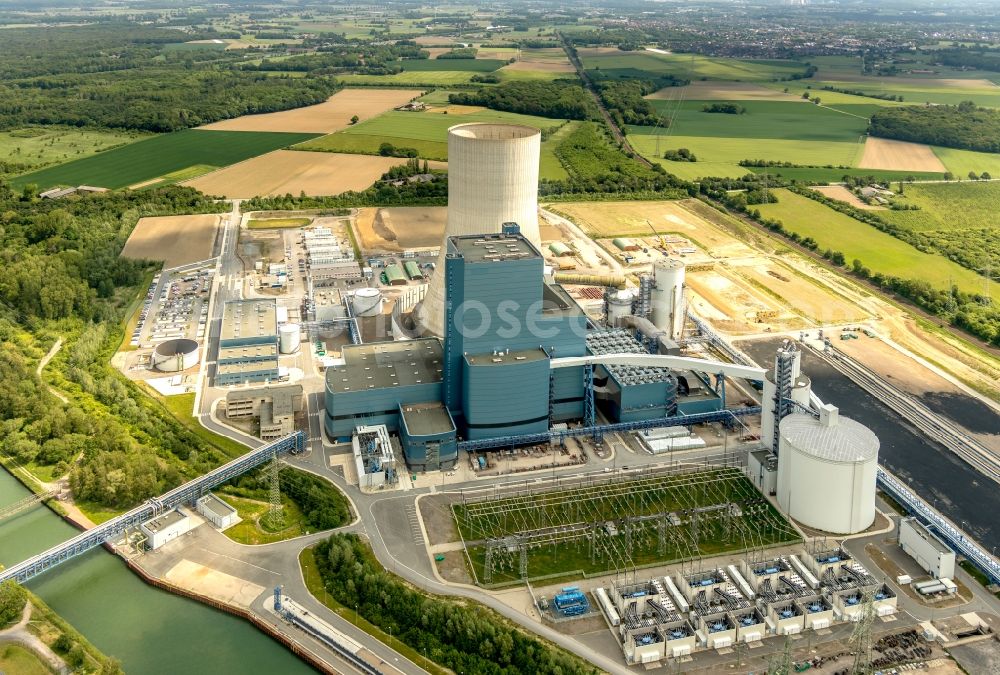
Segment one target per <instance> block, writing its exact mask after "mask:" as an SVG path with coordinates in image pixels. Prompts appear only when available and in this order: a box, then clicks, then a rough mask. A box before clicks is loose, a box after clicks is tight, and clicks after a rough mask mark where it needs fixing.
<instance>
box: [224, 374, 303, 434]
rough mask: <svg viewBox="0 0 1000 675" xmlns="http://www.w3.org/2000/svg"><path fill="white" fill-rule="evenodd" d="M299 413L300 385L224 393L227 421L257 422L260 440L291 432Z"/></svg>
mask: <svg viewBox="0 0 1000 675" xmlns="http://www.w3.org/2000/svg"><path fill="white" fill-rule="evenodd" d="M301 411H302V385H301V384H285V385H274V386H268V387H254V388H252V389H236V390H234V391H230V392H228V393H227V394H226V416H227V417H229V418H230V419H246V418H249V417H257V418H259V419H260V437H261V439H262V440H265V441H272V440H276V439H278V438H282V437H284V436H287V435H288V434H290V433H292V432H293V431H295V413H297V412H301Z"/></svg>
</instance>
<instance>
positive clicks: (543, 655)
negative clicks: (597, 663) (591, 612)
mask: <svg viewBox="0 0 1000 675" xmlns="http://www.w3.org/2000/svg"><path fill="white" fill-rule="evenodd" d="M313 555H314V559H315V561H316V566H317V567H318V568H319V572H320V575H321V577H322V580H323V585H324V587H325V588H326V590H327V592H329V593H330V594H331V595H332V596H333V598H334V599H335V600H336V601H337V602H339V603H340V604H342V605H344V606H346V607H350V606H356V607H357V612H358V613H359V614H360V615H361V616H363V617H364V618H365V619H367V620H368V621H369V622H370V623H372V624H374V625H376V626H378V627H379V628H380V629H382V630H383V631H386V632H390V631H391V633H392V635H393V636H394V637H398V638H399V639H400V640H401V641H402V642H404V643H405V644H407V645H408V646H410V647H412V648H413V649H415V650H417V651H419V652H421V653H425V654H426V655H427V657H428V658H430V659H431V660H432V661H434V662H436V663H439V664H441V665H442V666H444V667H446V668H448V669H450V670H451V671H452V672H456V673H482V674H491V675H492V674H497V675H500V674H504V675H507V674H509V675H515V674H519V673H534V674H537V675H542V674H546V673H552V674H558V675H573V674H575V673H592V672H596V671H595V670H594V669H593V668H592V667H590V666H588V665H587V664H586V663H585V662H584V661H582V660H581V659H579V658H578V657H576V656H573V655H572V654H569V653H568V652H565V651H562V650H560V649H557V648H555V647H553V646H550V645H548V644H546V643H544V642H542V641H541V640H540V639H539V638H537V637H534V636H532V635H529V634H528V633H526V632H524V631H522V630H520V629H519V628H517V627H515V626H513V625H512V624H511V623H510V622H508V621H507V620H506V619H504V618H502V617H500V616H499V615H498V614H496V613H495V612H493V611H491V610H489V609H486V608H485V607H483V606H481V605H479V604H477V603H471V602H457V601H454V600H446V599H440V598H433V597H430V596H427V595H424V594H423V593H421V592H419V591H417V590H415V589H413V588H411V587H410V586H408V585H407V584H405V583H404V582H403V581H401V580H400V579H399V578H398V577H396V576H395V575H393V574H390V573H389V572H388V571H386V569H385V568H384V567H382V565H380V564H379V563H378V561H377V560H375V557H374V556H373V555H372V552H371V549H370V548H368V546H367V545H366V544H364V543H363V542H362V541H361V539H359V538H358V536H357V535H353V534H335V535H333V536H331V537H330V538H329V539H327V540H326V541H322V542H320V543H319V544H317V545H316V548H315V549H314V550H313Z"/></svg>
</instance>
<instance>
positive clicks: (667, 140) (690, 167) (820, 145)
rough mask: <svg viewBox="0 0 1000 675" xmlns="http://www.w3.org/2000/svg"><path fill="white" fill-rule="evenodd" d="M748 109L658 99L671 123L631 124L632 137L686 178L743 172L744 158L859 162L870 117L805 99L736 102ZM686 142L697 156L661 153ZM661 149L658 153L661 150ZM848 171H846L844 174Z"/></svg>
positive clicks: (646, 152)
mask: <svg viewBox="0 0 1000 675" xmlns="http://www.w3.org/2000/svg"><path fill="white" fill-rule="evenodd" d="M737 103H738V104H739V105H740V106H742V107H743V108H745V109H746V113H745V114H741V115H729V114H723V113H708V112H703V111H702V108H703V107H704V106H705V105H710V104H711V103H710V102H706V101H680V102H677V101H669V100H654V105H655V106H656V108H657V109H658V110H659V111H660V112H661V114H663V115H664V116H665V117H668V118H672V119H673V122H672V124H671V126H670V128H669V129H663V128H661V127H634V126H633V127H629V128H628V132H629V141H630V142H631V143H632V144H633V146H634V147H635V149H636V150H638V151H639V152H640V153H642V154H643V155H644V156H646V157H648V158H650V159H657V161H659V163H660V164H662V165H663V166H664V168H666V169H667V170H668V171H670V172H671V173H674V174H676V175H679V176H681V177H682V178H693V177H698V176H729V177H738V176H742V175H744V174H745V173H747V169H745V168H743V167H740V166H739V162H740V161H741V160H744V159H767V160H773V161H781V162H792V163H794V164H805V165H817V166H825V165H844V166H856V165H857V161H858V158H859V156H860V154H861V151H862V146H861V143H860V140H861V139H862V138H863V135H864V133H865V130H866V129H867V126H868V125H867V120H866V119H865V118H863V117H860V116H856V115H853V114H846V113H843V112H839V111H836V110H832V109H830V108H825V107H821V106H816V105H813V104H811V103H808V102H806V101H803V100H801V99H800V100H797V101H796V100H788V101H761V100H742V101H738V102H737ZM679 148H687V149H689V150H691V152H693V153H694V154H695V156H696V157H697V159H698V161H697V162H672V161H669V160H664V159H662V155H663V153H664V152H666V151H667V150H670V149H674V150H676V149H679ZM657 150H659V153H657ZM841 175H843V174H841Z"/></svg>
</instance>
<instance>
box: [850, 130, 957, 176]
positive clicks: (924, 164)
mask: <svg viewBox="0 0 1000 675" xmlns="http://www.w3.org/2000/svg"><path fill="white" fill-rule="evenodd" d="M858 166H859V167H860V168H862V169H886V170H888V171H937V172H940V173H943V172H945V171H947V169H945V167H944V164H942V163H941V160H940V159H938V157H937V155H935V154H934V151H933V150H931V148H930V146H928V145H924V144H923V143H909V142H907V141H894V140H892V139H889V138H876V137H875V136H869V137H868V139H867V140H866V141H865V152H864V154H863V155H862V156H861V163H860V164H858Z"/></svg>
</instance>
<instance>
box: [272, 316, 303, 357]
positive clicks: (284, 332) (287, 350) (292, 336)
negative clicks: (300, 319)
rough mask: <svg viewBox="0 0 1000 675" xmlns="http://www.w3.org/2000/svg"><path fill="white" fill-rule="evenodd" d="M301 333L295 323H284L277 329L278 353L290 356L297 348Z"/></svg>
mask: <svg viewBox="0 0 1000 675" xmlns="http://www.w3.org/2000/svg"><path fill="white" fill-rule="evenodd" d="M301 340H302V331H301V329H300V328H299V324H297V323H286V324H285V325H283V326H281V327H280V328H278V351H279V352H281V353H282V354H292V353H294V352H295V350H297V349H298V348H299V342H301Z"/></svg>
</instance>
